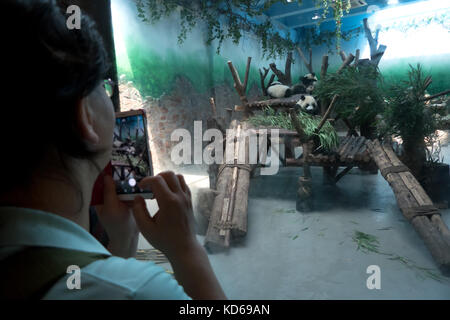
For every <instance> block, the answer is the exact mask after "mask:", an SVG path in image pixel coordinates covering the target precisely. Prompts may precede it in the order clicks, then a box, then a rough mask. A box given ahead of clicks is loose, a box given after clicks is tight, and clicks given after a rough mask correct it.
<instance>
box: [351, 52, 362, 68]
mask: <svg viewBox="0 0 450 320" xmlns="http://www.w3.org/2000/svg"><path fill="white" fill-rule="evenodd" d="M360 55H361V50H359V49H357V50H356V54H355V62H354V63H353V66H355V67H357V66H358V63H359V57H360Z"/></svg>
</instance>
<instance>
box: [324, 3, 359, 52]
mask: <svg viewBox="0 0 450 320" xmlns="http://www.w3.org/2000/svg"><path fill="white" fill-rule="evenodd" d="M316 6H318V7H320V6H322V7H323V13H322V19H324V20H325V19H326V18H327V16H328V14H329V12H330V7H331V8H332V9H333V19H334V21H335V22H336V49H337V50H338V51H340V47H341V39H342V18H343V17H344V14H345V13H349V12H350V9H351V8H352V3H351V1H350V0H316Z"/></svg>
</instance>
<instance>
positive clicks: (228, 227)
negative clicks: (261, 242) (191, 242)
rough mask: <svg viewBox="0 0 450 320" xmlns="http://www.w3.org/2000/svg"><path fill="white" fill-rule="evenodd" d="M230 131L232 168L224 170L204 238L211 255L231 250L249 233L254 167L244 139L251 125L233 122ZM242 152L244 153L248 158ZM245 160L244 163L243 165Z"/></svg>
mask: <svg viewBox="0 0 450 320" xmlns="http://www.w3.org/2000/svg"><path fill="white" fill-rule="evenodd" d="M230 129H231V132H229V135H228V136H227V138H226V145H227V149H228V150H229V151H228V152H226V155H227V157H229V156H230V155H231V160H232V161H229V159H230V158H227V163H228V164H229V165H226V166H222V167H221V173H220V175H219V177H218V179H217V196H216V198H215V199H214V205H213V209H212V212H211V217H210V222H209V225H208V229H207V232H206V237H205V244H204V245H205V247H206V248H207V249H208V251H210V252H217V251H223V250H225V249H227V248H229V246H230V244H231V243H232V242H233V241H235V240H237V239H239V238H241V237H243V236H245V235H246V233H247V209H248V189H249V185H250V175H251V170H252V169H253V168H254V167H255V165H252V166H250V165H249V150H248V148H249V139H248V136H247V135H244V132H245V131H246V130H249V129H250V125H249V124H248V123H247V122H242V123H240V122H238V121H237V120H234V121H232V123H231V125H230ZM235 140H236V142H235ZM243 144H244V145H243ZM230 150H232V151H231V152H230ZM241 152H245V157H244V156H243V155H242V154H241ZM242 158H243V159H244V163H243V164H240V163H239V161H240V160H241V159H242ZM230 162H231V163H230ZM233 162H234V164H232V163H233ZM236 164H238V166H236Z"/></svg>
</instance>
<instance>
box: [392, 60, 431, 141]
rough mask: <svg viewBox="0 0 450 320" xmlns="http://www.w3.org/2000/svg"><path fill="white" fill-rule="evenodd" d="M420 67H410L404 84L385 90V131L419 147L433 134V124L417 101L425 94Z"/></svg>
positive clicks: (424, 78)
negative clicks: (418, 144)
mask: <svg viewBox="0 0 450 320" xmlns="http://www.w3.org/2000/svg"><path fill="white" fill-rule="evenodd" d="M425 82H426V77H425V76H424V73H423V70H422V66H421V65H420V64H417V67H416V68H414V67H413V66H411V65H410V71H409V73H408V80H407V81H402V82H400V83H398V84H396V85H393V86H392V87H391V88H389V91H388V93H389V97H388V98H387V101H388V103H387V105H388V107H387V108H386V112H385V119H386V124H387V125H386V131H387V133H389V134H395V135H397V136H400V137H402V139H403V141H404V142H405V143H407V144H415V143H422V142H423V141H424V139H425V138H427V137H430V136H431V135H433V134H434V132H435V131H436V121H435V119H434V117H433V114H432V113H431V112H427V111H426V108H425V103H424V102H423V101H421V100H422V99H423V97H424V94H425Z"/></svg>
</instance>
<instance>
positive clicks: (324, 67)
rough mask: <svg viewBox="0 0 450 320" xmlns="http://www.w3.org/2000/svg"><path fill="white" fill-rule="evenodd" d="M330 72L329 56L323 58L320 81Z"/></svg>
mask: <svg viewBox="0 0 450 320" xmlns="http://www.w3.org/2000/svg"><path fill="white" fill-rule="evenodd" d="M327 71H328V55H324V56H323V57H322V69H321V70H320V79H321V80H322V79H323V78H325V76H326V75H327Z"/></svg>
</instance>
